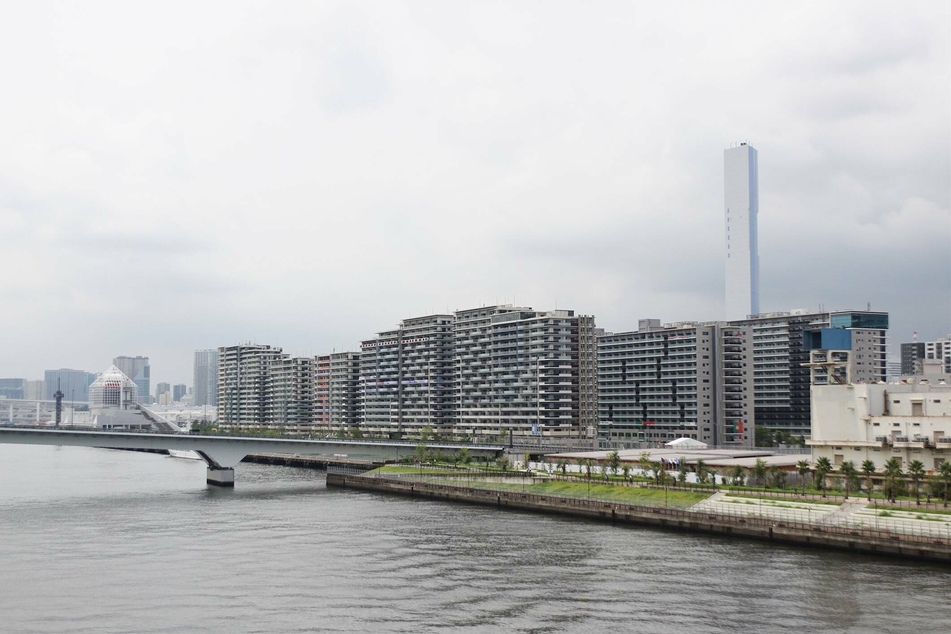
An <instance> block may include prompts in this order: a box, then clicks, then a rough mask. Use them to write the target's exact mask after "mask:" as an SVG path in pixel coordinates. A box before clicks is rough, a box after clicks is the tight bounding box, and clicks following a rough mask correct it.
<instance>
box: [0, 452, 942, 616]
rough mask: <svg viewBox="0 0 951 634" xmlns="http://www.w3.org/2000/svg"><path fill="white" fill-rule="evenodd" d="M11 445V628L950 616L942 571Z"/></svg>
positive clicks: (6, 561) (1, 481)
mask: <svg viewBox="0 0 951 634" xmlns="http://www.w3.org/2000/svg"><path fill="white" fill-rule="evenodd" d="M236 479H237V486H236V488H235V489H234V490H222V489H217V488H210V487H207V486H206V485H205V466H204V464H203V463H201V462H198V461H190V460H181V459H176V458H169V457H165V456H158V455H153V454H140V453H130V452H121V451H112V450H104V449H83V448H70V447H63V448H57V447H31V446H19V445H0V562H2V574H0V631H4V632H44V633H45V632H90V633H92V632H96V633H100V632H312V631H334V632H367V631H383V632H430V631H452V632H457V631H458V632H491V631H512V632H516V631H517V632H593V631H604V632H789V631H798V632H916V633H922V632H947V631H951V600H949V599H951V569H949V568H946V567H942V566H937V565H924V564H913V563H907V562H902V561H893V560H888V559H876V558H867V557H854V556H850V555H847V554H838V553H832V552H826V551H819V550H807V549H797V548H790V547H775V546H770V545H767V544H761V543H757V542H748V541H730V540H725V539H720V538H712V537H707V536H695V535H685V534H680V533H665V532H659V531H654V530H647V529H638V528H619V527H613V526H610V525H606V524H597V523H592V522H584V521H577V520H571V519H564V518H553V517H545V516H541V515H534V514H527V513H524V514H523V513H514V512H505V511H497V510H495V509H487V508H480V507H471V506H463V505H455V504H445V503H436V502H428V501H419V500H411V499H406V498H400V497H386V496H381V495H377V494H371V493H361V492H354V491H344V490H338V489H327V488H326V487H325V484H324V478H323V475H322V474H321V473H320V472H317V471H306V470H296V469H289V468H283V467H269V466H260V465H248V464H242V465H240V466H239V467H238V469H237V473H236Z"/></svg>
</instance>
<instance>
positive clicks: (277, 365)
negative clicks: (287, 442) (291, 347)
mask: <svg viewBox="0 0 951 634" xmlns="http://www.w3.org/2000/svg"><path fill="white" fill-rule="evenodd" d="M315 368H316V359H314V357H292V356H289V355H278V356H276V357H274V358H273V359H272V360H271V361H270V367H269V368H268V370H267V378H266V381H265V390H266V391H265V395H264V398H265V401H266V406H265V409H266V412H265V418H264V421H263V422H264V423H265V424H266V425H268V426H271V427H273V426H277V427H281V428H283V429H286V430H294V431H297V432H305V431H307V430H308V429H309V428H312V427H313V425H314V404H315V400H314V387H315V383H314V370H315Z"/></svg>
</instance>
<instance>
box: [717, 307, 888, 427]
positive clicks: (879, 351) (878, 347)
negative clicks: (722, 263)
mask: <svg viewBox="0 0 951 634" xmlns="http://www.w3.org/2000/svg"><path fill="white" fill-rule="evenodd" d="M730 324H731V325H735V326H747V327H750V328H751V329H752V331H753V385H754V399H755V403H756V424H757V425H758V426H761V427H764V428H768V429H771V430H774V431H776V430H780V431H783V432H786V433H789V434H793V435H796V436H805V437H809V434H810V411H811V410H810V400H811V395H810V382H809V381H810V378H809V369H808V368H807V367H805V365H804V364H807V363H809V359H810V352H811V351H812V350H832V349H845V350H851V352H852V354H851V355H849V358H850V364H851V368H850V371H851V376H852V380H853V381H856V382H866V383H877V382H879V381H885V379H886V378H887V366H886V336H887V333H888V313H884V312H876V311H867V310H866V311H861V310H856V311H831V312H827V311H823V312H815V313H810V312H807V311H804V310H796V311H791V312H780V313H766V314H762V315H754V316H752V317H750V318H748V319H740V320H736V321H732V322H730ZM845 331H848V332H845Z"/></svg>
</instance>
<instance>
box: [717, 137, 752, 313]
mask: <svg viewBox="0 0 951 634" xmlns="http://www.w3.org/2000/svg"><path fill="white" fill-rule="evenodd" d="M758 169H759V168H758V166H757V155H756V150H755V149H753V147H752V146H751V145H748V144H746V143H740V144H739V145H737V146H735V147H731V148H729V149H726V150H724V151H723V173H724V187H723V191H724V201H725V205H724V236H725V244H726V260H725V263H726V266H725V272H726V318H727V319H729V320H736V319H744V318H746V317H748V316H750V315H755V314H757V313H759V247H758V239H757V216H758V214H759V171H758Z"/></svg>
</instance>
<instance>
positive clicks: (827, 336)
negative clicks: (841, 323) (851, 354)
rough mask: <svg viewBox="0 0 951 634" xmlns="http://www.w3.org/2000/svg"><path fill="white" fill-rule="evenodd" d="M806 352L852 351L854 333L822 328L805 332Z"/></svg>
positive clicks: (841, 329)
mask: <svg viewBox="0 0 951 634" xmlns="http://www.w3.org/2000/svg"><path fill="white" fill-rule="evenodd" d="M802 334H803V347H804V348H805V349H806V350H851V349H852V331H851V330H846V329H845V328H822V329H820V330H812V331H808V332H804V333H802Z"/></svg>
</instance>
